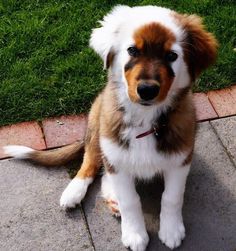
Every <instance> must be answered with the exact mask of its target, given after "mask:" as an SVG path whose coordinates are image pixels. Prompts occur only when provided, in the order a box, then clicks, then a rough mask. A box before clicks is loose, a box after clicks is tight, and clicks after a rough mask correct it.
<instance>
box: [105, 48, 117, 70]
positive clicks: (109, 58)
mask: <svg viewBox="0 0 236 251" xmlns="http://www.w3.org/2000/svg"><path fill="white" fill-rule="evenodd" d="M114 57H115V52H114V51H110V52H109V53H108V55H107V60H106V69H108V68H109V67H110V66H111V65H112V62H113V60H114Z"/></svg>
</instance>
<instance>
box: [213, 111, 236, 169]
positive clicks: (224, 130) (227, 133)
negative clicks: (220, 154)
mask: <svg viewBox="0 0 236 251" xmlns="http://www.w3.org/2000/svg"><path fill="white" fill-rule="evenodd" d="M210 123H211V125H212V126H213V127H214V128H215V130H216V132H217V135H218V136H219V138H220V140H221V141H222V143H223V145H224V147H225V148H226V149H227V151H228V154H229V156H230V158H231V159H232V160H233V162H234V164H235V166H236V117H235V116H234V117H228V118H223V119H217V120H215V121H211V122H210Z"/></svg>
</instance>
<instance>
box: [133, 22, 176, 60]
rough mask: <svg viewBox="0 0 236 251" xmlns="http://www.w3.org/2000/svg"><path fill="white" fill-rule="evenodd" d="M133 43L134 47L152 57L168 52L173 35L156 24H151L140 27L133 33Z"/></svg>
mask: <svg viewBox="0 0 236 251" xmlns="http://www.w3.org/2000/svg"><path fill="white" fill-rule="evenodd" d="M134 41H135V45H136V47H137V48H138V49H139V50H141V51H144V52H146V53H147V52H148V53H150V55H151V56H154V55H155V54H153V53H154V52H157V54H160V53H162V51H168V50H170V48H171V45H172V44H173V43H174V41H175V36H174V34H173V33H172V32H171V31H170V30H169V29H167V28H166V27H164V26H162V25H161V24H158V23H151V24H147V25H144V26H142V27H141V28H139V29H138V30H137V31H136V32H135V33H134Z"/></svg>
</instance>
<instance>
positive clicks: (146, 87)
mask: <svg viewBox="0 0 236 251" xmlns="http://www.w3.org/2000/svg"><path fill="white" fill-rule="evenodd" d="M159 90H160V87H159V86H158V85H157V84H147V83H141V84H139V85H138V88H137V92H138V94H139V96H140V98H141V99H143V100H146V101H148V100H152V99H154V98H155V97H156V96H157V95H158V93H159Z"/></svg>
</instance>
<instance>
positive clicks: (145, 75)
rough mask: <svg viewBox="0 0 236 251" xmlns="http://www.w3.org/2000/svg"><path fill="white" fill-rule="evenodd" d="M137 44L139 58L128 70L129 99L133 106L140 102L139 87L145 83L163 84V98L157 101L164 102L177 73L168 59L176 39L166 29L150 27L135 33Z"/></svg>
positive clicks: (158, 26) (159, 26)
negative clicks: (141, 83) (168, 53)
mask: <svg viewBox="0 0 236 251" xmlns="http://www.w3.org/2000/svg"><path fill="white" fill-rule="evenodd" d="M134 40H135V46H136V47H137V49H138V50H139V56H137V57H135V58H133V57H131V59H130V61H129V62H128V63H127V64H126V66H125V77H126V79H127V82H128V93H129V96H130V99H131V100H132V101H133V102H139V101H140V98H139V95H138V94H137V87H138V85H139V84H140V82H142V81H143V80H145V82H147V83H148V82H149V81H156V82H158V83H160V94H159V95H158V97H157V98H156V99H155V101H162V100H164V99H165V97H166V96H167V93H168V91H169V89H170V86H171V84H172V81H173V78H174V72H173V70H172V68H171V66H170V64H169V62H167V61H166V58H165V57H166V54H167V52H169V51H170V49H171V46H172V44H173V43H174V42H175V36H174V34H173V33H172V32H171V31H170V30H168V29H167V28H165V27H164V26H162V25H160V24H158V23H151V24H148V25H144V26H142V27H141V28H139V29H138V30H136V31H135V33H134Z"/></svg>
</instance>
